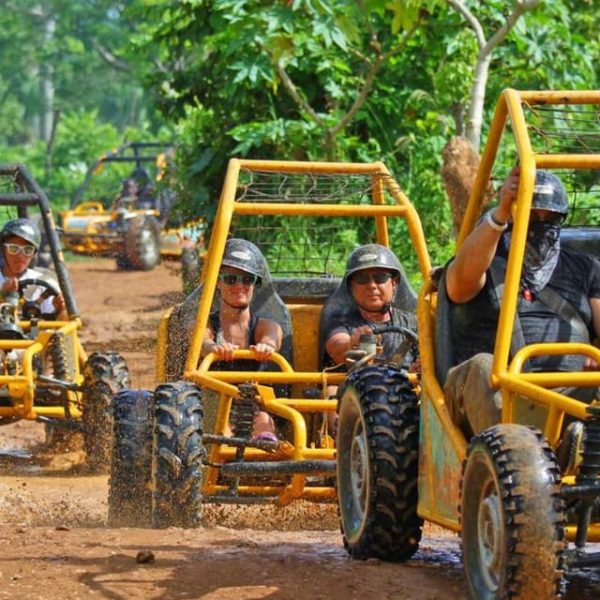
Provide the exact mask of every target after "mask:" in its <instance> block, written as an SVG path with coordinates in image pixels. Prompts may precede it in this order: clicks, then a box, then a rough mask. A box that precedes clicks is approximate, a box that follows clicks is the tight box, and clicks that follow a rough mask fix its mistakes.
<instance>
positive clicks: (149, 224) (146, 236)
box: [117, 216, 160, 271]
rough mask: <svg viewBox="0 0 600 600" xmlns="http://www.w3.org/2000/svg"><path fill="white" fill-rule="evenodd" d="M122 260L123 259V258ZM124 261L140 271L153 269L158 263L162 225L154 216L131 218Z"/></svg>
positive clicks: (126, 236)
mask: <svg viewBox="0 0 600 600" xmlns="http://www.w3.org/2000/svg"><path fill="white" fill-rule="evenodd" d="M120 260H121V261H123V258H121V259H120ZM117 262H118V261H117ZM124 262H126V263H127V264H128V265H130V267H131V268H132V269H138V270H140V271H151V270H152V269H154V267H156V266H157V265H158V263H159V262H160V226H159V224H158V223H157V221H156V219H155V218H154V217H149V216H138V217H135V218H133V219H131V221H130V222H129V226H128V228H127V232H126V233H125V257H124ZM119 268H121V267H119Z"/></svg>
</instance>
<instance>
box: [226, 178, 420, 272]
mask: <svg viewBox="0 0 600 600" xmlns="http://www.w3.org/2000/svg"><path fill="white" fill-rule="evenodd" d="M395 185H396V184H395V182H393V180H392V178H391V177H390V176H389V175H386V174H381V173H376V174H371V173H368V174H367V173H365V174H343V173H333V174H332V173H314V172H312V173H305V172H300V173H298V172H282V171H279V172H272V171H261V170H250V169H247V168H244V169H242V170H241V172H240V176H239V179H238V186H237V190H236V202H239V203H251V204H260V205H265V204H267V203H269V204H273V203H274V204H288V205H289V204H291V205H305V206H311V205H312V206H315V207H318V206H323V205H339V206H344V205H346V206H347V205H364V206H368V205H369V206H370V205H373V204H383V205H394V204H397V200H396V199H395V198H394V197H393V196H392V194H391V193H390V189H394V186H395ZM396 187H397V185H396ZM387 226H388V229H389V231H390V238H391V239H390V246H391V248H392V249H393V250H394V251H397V248H396V247H397V246H398V244H397V243H395V240H398V239H400V236H402V237H404V238H405V237H406V235H407V231H406V225H405V223H404V219H403V218H390V219H388V222H387ZM231 233H232V234H233V235H235V236H237V237H243V238H246V239H249V240H251V241H253V242H254V243H256V244H257V245H258V246H259V247H260V249H261V251H262V252H263V253H264V254H265V256H266V257H267V259H268V261H269V265H270V268H271V271H272V273H273V274H274V275H278V276H295V277H315V276H340V275H342V274H343V271H344V265H345V261H346V259H347V257H348V254H349V253H350V252H351V251H352V250H353V249H354V248H355V247H357V246H359V245H361V244H365V243H371V242H375V241H376V234H375V219H374V218H373V217H365V216H342V215H339V216H335V217H334V218H332V217H331V216H318V215H316V216H315V215H311V214H310V212H309V213H303V214H297V215H294V214H286V215H285V216H279V215H273V214H269V215H265V214H256V215H246V214H243V215H241V214H236V215H235V216H234V218H233V222H232V227H231ZM399 258H400V259H401V260H402V256H400V257H399ZM413 262H414V261H413Z"/></svg>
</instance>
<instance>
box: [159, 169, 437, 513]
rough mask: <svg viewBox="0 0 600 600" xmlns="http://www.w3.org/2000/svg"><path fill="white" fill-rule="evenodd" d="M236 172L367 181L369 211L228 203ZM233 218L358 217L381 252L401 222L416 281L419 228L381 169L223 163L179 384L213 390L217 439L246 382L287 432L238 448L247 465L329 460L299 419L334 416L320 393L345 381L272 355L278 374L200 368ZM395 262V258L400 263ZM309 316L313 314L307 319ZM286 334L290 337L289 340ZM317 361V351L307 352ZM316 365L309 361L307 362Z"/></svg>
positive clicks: (213, 473) (260, 490)
mask: <svg viewBox="0 0 600 600" xmlns="http://www.w3.org/2000/svg"><path fill="white" fill-rule="evenodd" d="M242 169H249V170H256V171H261V172H273V173H277V172H285V173H311V174H339V175H341V176H343V175H353V174H354V175H356V174H361V175H371V176H373V177H374V178H376V180H375V181H376V185H374V190H373V195H372V198H371V200H372V204H370V205H369V204H360V205H342V204H321V203H318V204H310V205H309V204H298V203H289V202H281V203H279V202H272V203H268V202H267V203H264V202H261V203H259V204H252V203H248V202H243V201H237V200H236V197H235V195H236V189H237V183H238V178H239V174H240V171H241V170H242ZM386 191H387V193H388V194H389V196H390V197H391V198H392V199H393V200H394V202H395V204H385V203H384V202H385V195H384V194H385V192H386ZM236 214H239V215H281V216H307V217H317V216H326V217H331V218H336V217H338V218H340V217H348V216H358V217H365V218H373V219H374V221H375V231H376V241H377V242H378V243H380V244H383V245H385V246H389V242H390V240H389V236H388V229H387V225H388V219H390V218H403V219H404V220H405V221H406V223H407V227H408V231H409V235H410V237H411V241H412V244H413V247H414V249H415V254H416V256H417V260H418V263H419V267H420V270H421V273H422V276H423V278H425V277H426V276H427V274H428V273H429V270H430V268H431V264H430V260H429V255H428V253H427V248H426V244H425V238H424V235H423V230H422V227H421V222H420V220H419V217H418V215H417V212H416V210H415V209H414V207H413V206H412V204H411V203H410V201H409V200H408V198H407V197H406V196H405V194H404V193H403V192H402V190H401V189H400V187H399V186H398V184H397V183H396V182H395V181H394V180H393V179H392V177H391V175H390V173H389V171H388V170H387V169H386V167H385V166H384V165H383V164H382V163H371V164H358V163H314V162H288V161H257V160H238V159H232V160H230V162H229V165H228V169H227V173H226V175H225V180H224V185H223V189H222V193H221V197H220V201H219V207H218V210H217V214H216V218H215V223H214V227H213V231H212V237H211V240H210V245H209V248H208V251H207V254H206V257H205V260H204V261H203V263H204V269H203V271H202V281H203V284H204V285H203V292H202V295H201V297H200V302H199V304H198V310H197V314H196V322H195V327H194V331H193V335H192V339H191V343H190V349H189V351H188V355H187V359H186V363H185V372H184V375H183V379H185V380H188V381H193V382H194V383H196V384H198V385H199V386H201V387H203V388H208V389H210V390H213V391H214V392H215V393H216V394H218V395H219V408H218V411H217V422H216V426H215V432H217V433H221V434H223V433H224V432H225V431H227V424H228V420H229V411H230V408H231V404H232V402H233V401H235V399H236V398H238V397H239V394H238V387H237V384H239V383H242V382H254V383H255V384H257V389H258V392H259V394H260V398H259V400H258V403H259V404H260V405H262V407H264V409H265V410H267V411H268V412H270V413H272V414H274V415H278V416H280V417H282V418H283V419H285V420H287V421H288V422H289V423H290V424H291V428H292V439H291V441H289V442H281V443H280V444H279V446H278V448H277V450H276V451H275V452H266V451H263V450H259V449H253V448H246V449H245V454H244V456H245V458H246V459H247V460H252V459H260V460H264V461H272V460H291V461H300V460H334V459H335V448H333V447H332V446H333V445H332V444H330V443H326V442H325V443H323V444H322V446H323V447H315V446H314V445H313V443H311V442H310V441H309V439H308V432H307V426H306V420H305V418H304V417H305V415H307V414H309V413H323V412H326V411H333V410H335V409H336V405H337V400H331V399H328V398H327V394H326V389H327V386H328V385H339V384H340V383H341V382H342V381H343V380H344V377H345V375H344V374H343V373H332V372H327V371H325V372H322V371H317V372H306V371H304V372H298V371H294V370H293V368H292V367H291V365H290V364H289V363H288V362H287V361H286V360H285V358H283V356H281V355H279V354H274V355H273V357H272V358H273V362H275V363H276V364H277V366H278V367H279V369H280V371H278V372H277V371H275V372H272V371H269V372H254V371H252V372H219V371H211V370H210V365H211V364H212V362H213V360H214V356H213V355H212V354H211V355H208V356H206V357H205V358H204V359H203V360H202V361H201V360H200V351H201V345H202V339H203V334H204V330H205V328H206V327H207V324H208V318H209V314H210V310H211V306H212V302H213V295H214V290H215V289H216V284H217V278H218V274H219V267H220V264H221V260H222V257H223V252H224V249H225V243H226V241H227V237H228V234H229V231H230V226H231V222H232V219H233V216H234V215H236ZM400 258H402V257H400ZM170 314H171V311H168V312H167V313H166V314H165V315H164V317H163V319H162V320H161V323H160V325H159V329H158V354H157V375H158V379H159V381H164V379H165V362H166V361H165V357H166V352H167V329H168V322H169V318H170ZM315 314H316V313H315ZM294 334H295V335H296V337H297V335H298V333H297V332H294ZM310 350H311V351H313V352H314V353H315V356H316V353H317V348H316V347H314V348H311V349H310ZM235 356H236V357H237V358H252V357H253V352H252V351H249V350H240V351H237V352H236V353H235ZM315 364H316V361H315ZM276 384H290V385H293V386H294V387H298V384H306V385H308V386H311V387H313V388H314V387H318V388H320V390H321V399H310V400H307V399H305V398H287V397H285V398H278V397H276V396H275V393H274V388H273V386H274V385H276ZM235 453H236V449H235V448H233V447H228V446H226V445H212V447H211V449H210V452H209V457H208V462H209V463H210V464H213V465H214V464H223V463H225V462H227V461H230V460H233V459H234V457H235ZM218 473H219V470H218V468H214V467H207V469H206V472H205V476H204V481H203V489H202V492H203V495H212V494H215V493H218V492H219V491H222V490H223V491H224V489H225V488H224V487H223V486H222V485H220V484H219V482H218ZM238 494H239V495H240V496H256V497H260V496H277V502H278V504H280V505H284V504H288V503H289V502H291V501H292V500H295V499H299V498H304V499H309V500H328V501H333V500H334V499H335V489H334V488H333V487H320V486H315V485H309V484H308V483H307V479H306V476H305V475H302V474H299V475H293V476H292V477H291V482H290V483H288V484H282V485H281V486H274V485H251V486H249V485H241V486H239V488H238Z"/></svg>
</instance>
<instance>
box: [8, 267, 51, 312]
mask: <svg viewBox="0 0 600 600" xmlns="http://www.w3.org/2000/svg"><path fill="white" fill-rule="evenodd" d="M7 279H8V277H6V275H4V273H3V272H2V271H1V270H0V287H2V286H3V285H4V282H5V281H6V280H7ZM24 279H44V280H45V281H48V282H49V283H51V284H54V287H55V288H56V289H58V284H57V283H56V282H55V281H53V280H49V279H48V277H47V276H46V275H45V274H44V273H42V272H40V271H36V270H35V269H27V270H26V271H25V273H23V274H22V275H21V276H20V277H19V281H23V280H24ZM43 291H44V288H42V287H35V288H34V290H33V293H31V295H30V296H29V297H28V300H37V299H38V298H39V297H40V296H41V294H42V292H43ZM53 299H54V296H50V298H46V299H45V300H44V301H43V302H42V304H41V307H40V308H41V311H42V313H46V314H48V313H53V312H55V311H56V309H55V308H54V302H53Z"/></svg>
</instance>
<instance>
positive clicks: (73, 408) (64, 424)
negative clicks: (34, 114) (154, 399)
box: [0, 165, 129, 469]
mask: <svg viewBox="0 0 600 600" xmlns="http://www.w3.org/2000/svg"><path fill="white" fill-rule="evenodd" d="M0 216H1V219H0V225H2V224H4V223H5V222H6V221H8V220H11V219H15V218H31V219H35V220H36V222H37V223H39V224H40V227H41V230H42V231H41V233H42V237H43V238H45V239H46V240H47V243H48V246H49V251H50V255H51V258H52V267H53V270H52V271H51V270H48V269H44V268H39V267H35V266H34V267H33V274H34V275H35V277H30V278H28V279H21V280H20V282H19V292H18V294H14V295H13V294H7V295H6V297H5V298H3V299H2V300H1V301H0V425H4V424H8V423H11V422H14V421H16V420H19V419H30V420H36V421H40V422H42V423H44V424H45V425H46V427H47V430H48V431H56V430H82V431H83V435H84V442H85V449H86V452H87V460H88V464H89V465H90V466H91V467H93V468H97V469H101V468H104V467H106V466H107V465H108V461H109V458H110V448H111V441H110V438H111V436H112V412H111V402H112V397H113V396H114V395H115V394H116V393H117V392H119V391H121V390H123V389H125V388H127V387H128V386H129V372H128V370H127V367H126V365H125V361H124V360H123V358H122V357H121V356H120V355H119V354H117V353H116V352H94V353H93V354H91V355H90V356H89V357H88V356H87V354H86V352H85V350H84V349H83V347H82V345H81V341H80V339H79V332H80V330H81V328H82V324H81V319H80V318H79V312H78V309H77V305H76V302H75V298H74V296H73V291H72V288H71V282H70V279H69V272H68V270H67V266H66V264H65V262H64V259H63V255H62V252H61V249H60V244H59V240H58V235H57V232H56V229H55V226H54V221H53V219H52V213H51V211H50V206H49V203H48V198H47V197H46V195H45V194H44V192H43V190H42V189H41V188H40V187H39V186H38V184H37V183H36V182H35V180H34V179H33V177H32V176H31V174H30V173H29V172H28V171H27V169H26V168H25V167H24V166H22V165H0ZM58 293H61V294H62V295H63V297H64V299H65V304H66V309H67V313H68V320H66V321H59V320H56V315H47V314H45V313H44V312H42V308H43V306H42V303H41V299H43V298H46V297H52V296H56V295H57V294H58Z"/></svg>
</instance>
